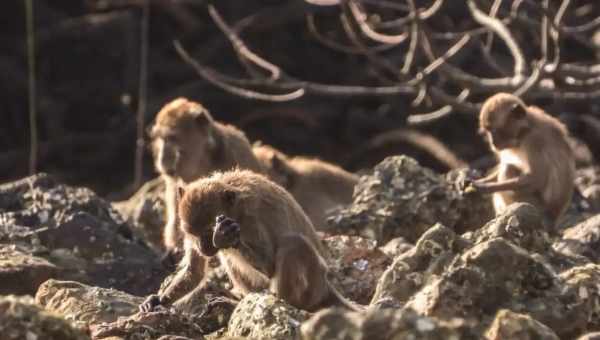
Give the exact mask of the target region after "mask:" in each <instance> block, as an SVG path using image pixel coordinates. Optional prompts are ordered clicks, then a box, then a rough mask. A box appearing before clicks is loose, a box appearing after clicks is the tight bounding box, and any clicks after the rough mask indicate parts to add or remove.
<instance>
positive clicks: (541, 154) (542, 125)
mask: <svg viewBox="0 0 600 340" xmlns="http://www.w3.org/2000/svg"><path fill="white" fill-rule="evenodd" d="M529 111H530V112H531V115H532V118H533V122H534V123H535V124H536V127H537V128H534V129H533V132H532V133H531V135H530V136H528V137H527V139H528V140H527V141H526V143H525V144H524V145H526V146H527V148H528V149H527V150H525V152H526V155H527V157H528V163H529V166H530V167H531V168H532V169H531V172H532V173H534V178H533V180H534V188H535V189H536V191H535V192H534V194H535V195H536V198H537V199H539V201H541V202H542V204H543V208H544V211H545V213H546V215H547V216H548V217H549V218H550V219H552V221H554V222H557V221H558V219H560V217H561V216H562V215H563V214H564V213H565V211H566V210H567V208H568V206H569V203H570V202H571V198H572V196H573V191H574V187H575V183H574V182H575V157H574V155H573V151H572V150H571V147H570V146H569V143H568V140H567V139H568V132H567V130H566V128H565V126H564V125H563V124H562V123H560V122H559V121H558V120H557V119H556V118H554V117H552V116H550V115H548V114H546V113H545V112H543V111H542V110H541V109H539V108H535V107H529Z"/></svg>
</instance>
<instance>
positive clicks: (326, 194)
mask: <svg viewBox="0 0 600 340" xmlns="http://www.w3.org/2000/svg"><path fill="white" fill-rule="evenodd" d="M252 150H253V151H254V154H255V155H256V156H257V158H258V159H259V160H260V161H261V163H262V164H263V167H264V168H265V169H266V171H267V175H268V176H269V178H270V179H271V180H273V181H275V182H276V183H277V184H279V185H281V186H283V187H284V188H286V189H287V190H288V191H289V192H290V193H291V194H292V196H294V198H295V199H296V201H297V202H298V203H299V204H300V206H302V208H303V209H304V211H305V212H306V214H307V215H308V216H309V217H310V219H311V221H312V222H313V225H314V226H315V228H317V230H320V229H322V228H323V227H324V226H325V225H326V217H327V211H328V210H329V209H331V208H334V207H336V206H338V205H342V204H349V203H351V202H352V194H353V192H354V186H355V185H356V183H357V182H358V176H356V175H354V174H352V173H349V172H347V171H345V170H344V169H342V168H340V167H339V166H336V165H333V164H330V163H327V162H324V161H321V160H319V159H314V158H307V157H288V156H287V155H285V154H284V153H283V152H281V151H279V150H277V149H275V148H273V147H271V146H268V145H256V144H255V145H254V146H253V148H252Z"/></svg>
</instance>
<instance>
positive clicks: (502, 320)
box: [485, 309, 558, 340]
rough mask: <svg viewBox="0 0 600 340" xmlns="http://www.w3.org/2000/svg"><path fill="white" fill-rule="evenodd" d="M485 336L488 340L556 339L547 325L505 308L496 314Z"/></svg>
mask: <svg viewBox="0 0 600 340" xmlns="http://www.w3.org/2000/svg"><path fill="white" fill-rule="evenodd" d="M485 337H486V339H489V340H503V339H514V340H558V336H557V335H556V333H554V332H553V331H552V330H551V329H550V328H548V326H546V325H544V324H542V323H540V322H538V321H536V320H534V319H532V318H531V316H529V315H523V314H518V313H513V312H511V311H509V310H506V309H502V310H500V311H499V312H498V314H496V318H495V319H494V322H493V323H492V326H491V327H490V328H489V329H488V331H487V332H486V334H485Z"/></svg>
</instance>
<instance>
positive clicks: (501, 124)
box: [473, 93, 575, 226]
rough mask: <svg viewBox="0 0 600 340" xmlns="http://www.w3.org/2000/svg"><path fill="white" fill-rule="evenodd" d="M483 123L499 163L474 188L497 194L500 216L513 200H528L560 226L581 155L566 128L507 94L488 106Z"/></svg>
mask: <svg viewBox="0 0 600 340" xmlns="http://www.w3.org/2000/svg"><path fill="white" fill-rule="evenodd" d="M479 124H480V131H481V132H482V133H485V135H486V137H487V139H488V142H489V144H490V146H491V149H492V150H493V151H494V153H495V154H496V155H497V156H498V159H499V164H498V166H497V167H496V169H495V170H494V171H493V172H492V173H491V174H490V175H489V176H487V177H486V178H483V179H480V180H477V181H475V182H474V183H473V187H474V189H475V190H477V191H480V192H483V193H493V202H494V208H495V210H496V213H497V214H498V213H500V212H502V211H503V210H504V209H505V208H506V207H507V206H508V205H510V204H511V203H513V202H528V203H531V204H533V205H535V206H536V207H538V209H540V210H541V211H542V212H543V213H544V214H545V216H546V217H547V218H548V219H549V220H550V221H551V223H552V224H553V226H554V225H555V224H556V223H557V222H558V220H559V219H560V218H561V217H562V215H563V214H564V212H565V211H566V209H567V207H568V206H569V203H570V202H571V197H572V195H573V189H574V179H575V159H574V156H573V152H572V150H571V148H570V146H569V144H568V140H567V135H568V132H567V129H566V128H565V126H564V125H563V124H562V123H560V122H559V121H558V120H557V119H556V118H554V117H552V116H550V115H548V114H547V113H546V112H544V111H543V110H542V109H540V108H537V107H533V106H529V107H527V106H525V104H524V103H523V101H521V100H520V99H519V98H517V97H516V96H514V95H512V94H507V93H498V94H496V95H494V96H492V97H490V98H489V99H488V100H487V101H486V102H485V103H484V104H483V107H482V109H481V113H480V116H479Z"/></svg>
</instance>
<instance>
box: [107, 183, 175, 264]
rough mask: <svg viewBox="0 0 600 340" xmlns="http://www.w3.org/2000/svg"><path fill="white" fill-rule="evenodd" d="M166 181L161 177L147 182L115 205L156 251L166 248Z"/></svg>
mask: <svg viewBox="0 0 600 340" xmlns="http://www.w3.org/2000/svg"><path fill="white" fill-rule="evenodd" d="M164 192H165V183H164V181H163V180H162V178H161V177H157V178H155V179H153V180H151V181H148V182H146V183H145V184H144V185H143V186H142V187H141V188H140V189H139V190H138V191H137V192H136V193H135V194H134V195H133V196H131V197H130V198H129V199H128V200H126V201H122V202H115V203H113V206H114V207H115V208H116V209H117V210H118V211H119V212H120V213H121V214H122V215H123V217H125V219H126V220H127V222H129V223H130V224H131V225H132V226H133V231H134V232H135V233H136V234H137V235H138V236H139V237H141V238H142V239H143V240H144V241H146V242H147V243H148V244H149V245H150V246H151V247H152V249H154V251H156V252H157V253H162V252H163V251H164V250H165V248H164V246H163V242H162V239H163V238H162V232H163V229H164V226H165V201H164Z"/></svg>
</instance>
